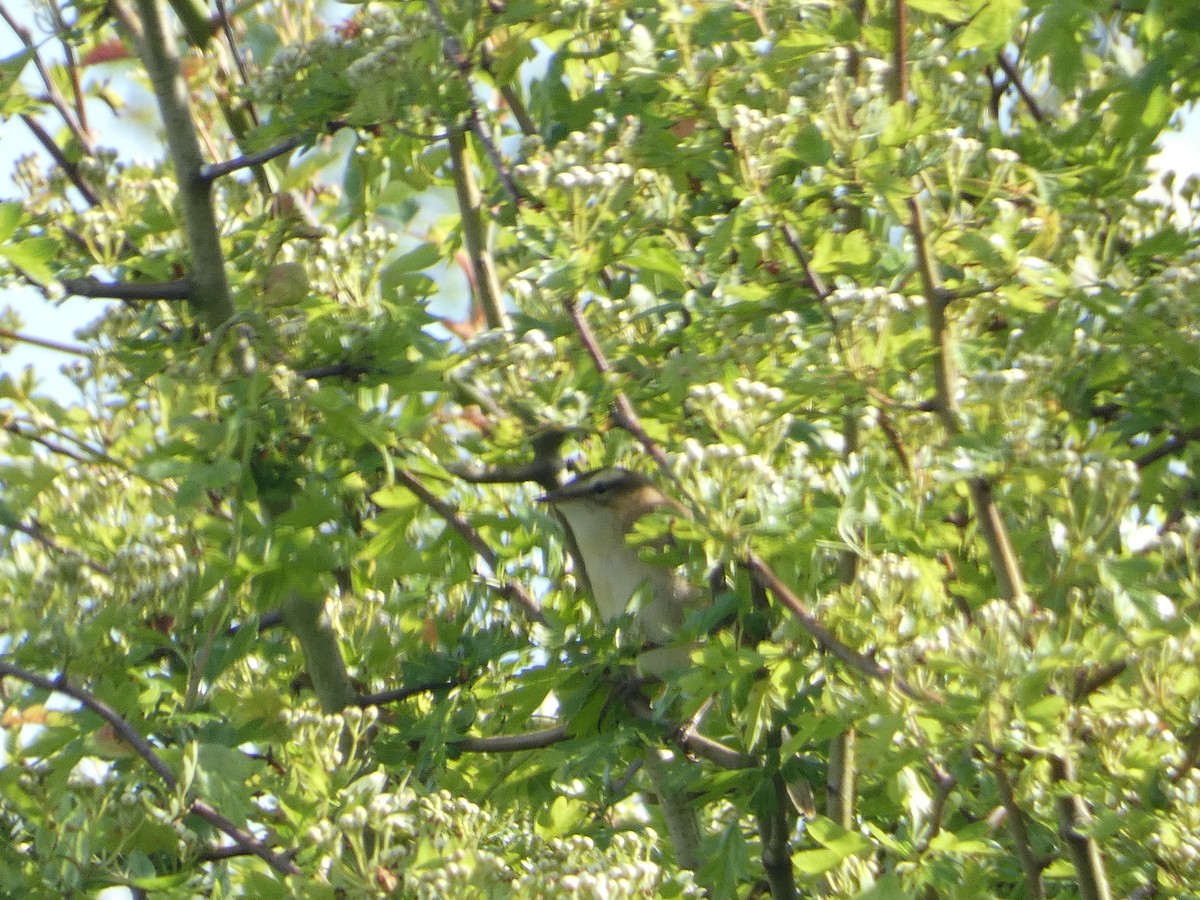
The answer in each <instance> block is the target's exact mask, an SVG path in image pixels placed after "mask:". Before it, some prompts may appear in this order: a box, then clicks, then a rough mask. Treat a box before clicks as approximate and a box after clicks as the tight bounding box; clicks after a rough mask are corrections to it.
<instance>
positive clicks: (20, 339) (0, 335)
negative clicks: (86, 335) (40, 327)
mask: <svg viewBox="0 0 1200 900" xmlns="http://www.w3.org/2000/svg"><path fill="white" fill-rule="evenodd" d="M0 340H4V341H16V342H17V343H21V344H32V345H33V346H34V347H43V348H45V349H46V350H55V351H57V352H59V353H70V354H71V355H72V356H85V357H87V356H92V351H91V350H89V349H88V348H87V347H81V346H79V345H77V344H63V343H60V342H59V341H52V340H50V339H49V338H40V337H34V336H33V335H31V334H21V333H20V332H19V331H12V330H11V329H8V328H0Z"/></svg>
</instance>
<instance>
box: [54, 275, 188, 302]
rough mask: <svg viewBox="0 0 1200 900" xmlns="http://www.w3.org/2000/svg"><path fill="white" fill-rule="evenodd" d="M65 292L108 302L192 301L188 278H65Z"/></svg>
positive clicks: (63, 284) (63, 283)
mask: <svg viewBox="0 0 1200 900" xmlns="http://www.w3.org/2000/svg"><path fill="white" fill-rule="evenodd" d="M62 286H63V290H65V291H66V292H67V293H68V294H74V295H75V296H76V297H96V298H102V299H107V300H130V301H154V300H190V299H191V298H192V282H191V280H190V279H187V278H177V279H175V280H174V281H146V282H124V281H101V280H100V279H98V278H92V277H90V276H89V277H87V278H64V279H63V280H62Z"/></svg>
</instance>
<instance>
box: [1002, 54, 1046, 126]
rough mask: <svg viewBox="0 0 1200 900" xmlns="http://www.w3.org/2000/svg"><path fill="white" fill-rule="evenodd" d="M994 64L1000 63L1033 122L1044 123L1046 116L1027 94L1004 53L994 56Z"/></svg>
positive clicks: (1018, 75)
mask: <svg viewBox="0 0 1200 900" xmlns="http://www.w3.org/2000/svg"><path fill="white" fill-rule="evenodd" d="M996 62H998V63H1000V68H1001V69H1003V70H1004V74H1005V75H1007V76H1008V80H1009V83H1010V84H1012V86H1013V87H1015V88H1016V89H1017V93H1018V94H1019V95H1020V96H1021V100H1022V101H1023V102H1024V103H1025V106H1026V107H1027V108H1028V110H1029V114H1030V115H1031V116H1033V120H1034V121H1035V122H1037V123H1039V124H1041V123H1042V122H1045V121H1046V114H1045V113H1044V112H1042V108H1041V107H1040V106H1038V102H1037V101H1036V100H1035V99H1034V98H1033V95H1032V94H1031V93H1029V89H1028V88H1026V87H1025V82H1023V81H1022V80H1021V73H1020V72H1018V71H1017V67H1016V66H1015V65H1013V63H1012V62H1011V61H1010V60H1009V58H1008V57H1007V56H1005V55H1004V51H1001V52H999V53H997V54H996Z"/></svg>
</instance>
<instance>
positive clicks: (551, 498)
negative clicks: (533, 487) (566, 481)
mask: <svg viewBox="0 0 1200 900" xmlns="http://www.w3.org/2000/svg"><path fill="white" fill-rule="evenodd" d="M575 496H578V493H577V491H572V490H571V486H570V485H566V486H565V487H559V488H555V489H554V490H552V491H547V492H546V493H544V494H542V496H540V497H536V498H534V500H535V502H537V503H559V502H561V501H563V500H570V499H571V498H572V497H575Z"/></svg>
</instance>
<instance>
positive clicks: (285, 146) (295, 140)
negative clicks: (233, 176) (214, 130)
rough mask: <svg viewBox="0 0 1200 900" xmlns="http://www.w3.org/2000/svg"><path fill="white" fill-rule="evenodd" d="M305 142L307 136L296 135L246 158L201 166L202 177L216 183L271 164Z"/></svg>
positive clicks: (236, 158)
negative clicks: (222, 177) (250, 169)
mask: <svg viewBox="0 0 1200 900" xmlns="http://www.w3.org/2000/svg"><path fill="white" fill-rule="evenodd" d="M305 140H307V137H306V136H305V135H302V134H296V135H292V136H291V137H290V138H286V139H284V140H282V141H280V142H279V143H278V144H276V145H275V146H274V147H268V148H267V149H266V150H259V151H258V152H257V153H247V154H245V155H244V156H237V157H234V158H233V159H230V160H226V161H225V162H221V163H213V164H211V165H207V166H201V167H200V177H201V178H203V179H204V180H205V181H215V180H216V179H218V178H220V177H221V176H223V175H228V174H229V173H231V172H236V171H238V170H239V169H249V168H250V167H251V166H261V165H262V164H263V163H266V162H270V161H271V160H273V159H275V158H276V157H279V156H283V155H284V154H285V153H291V152H292V151H293V150H295V149H296V148H297V147H299V146H300V145H301V144H303V143H304V142H305Z"/></svg>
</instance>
